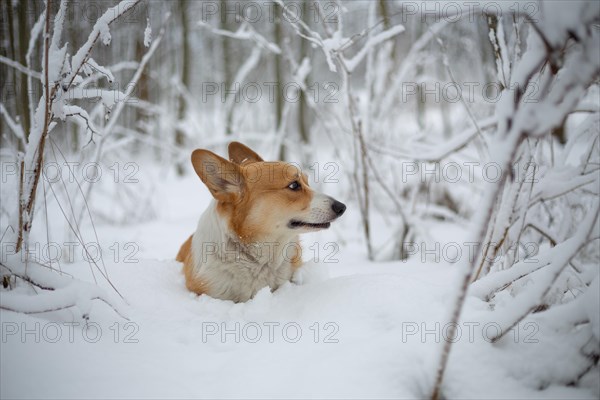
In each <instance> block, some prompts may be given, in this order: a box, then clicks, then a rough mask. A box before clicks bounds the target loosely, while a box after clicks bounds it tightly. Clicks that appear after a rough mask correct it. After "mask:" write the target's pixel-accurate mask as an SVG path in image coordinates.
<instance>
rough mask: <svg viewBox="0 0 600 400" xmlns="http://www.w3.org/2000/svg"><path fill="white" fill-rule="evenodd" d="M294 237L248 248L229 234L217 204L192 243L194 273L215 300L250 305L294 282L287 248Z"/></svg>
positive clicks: (201, 218) (207, 213)
mask: <svg viewBox="0 0 600 400" xmlns="http://www.w3.org/2000/svg"><path fill="white" fill-rule="evenodd" d="M292 239H293V236H290V237H282V238H277V240H269V241H268V242H262V243H261V242H259V243H255V244H252V245H244V244H242V243H241V242H240V240H239V238H237V237H235V235H233V234H232V232H230V231H229V229H228V227H227V224H226V223H225V222H224V221H223V220H222V219H221V217H219V215H218V214H217V211H216V203H215V202H213V204H211V205H210V206H209V207H208V208H207V209H206V211H205V212H204V214H202V217H200V221H199V222H198V228H197V229H196V232H195V233H194V236H193V239H192V254H193V259H194V270H193V273H194V275H195V276H197V277H198V278H199V279H201V280H202V281H203V282H206V285H207V289H208V290H207V292H206V294H208V295H209V296H211V297H215V298H219V299H230V300H233V301H236V302H241V301H247V300H249V299H250V298H252V297H253V296H254V295H255V294H256V293H257V292H258V291H259V290H260V289H262V288H264V287H270V288H271V289H273V290H274V289H277V288H278V287H279V286H281V285H282V284H283V283H284V282H287V281H289V280H290V279H291V278H292V274H293V268H292V263H291V260H290V258H289V257H288V256H287V253H288V252H286V251H284V250H285V247H286V246H288V245H289V242H290V241H291V240H292Z"/></svg>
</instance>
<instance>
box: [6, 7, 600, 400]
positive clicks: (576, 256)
mask: <svg viewBox="0 0 600 400" xmlns="http://www.w3.org/2000/svg"><path fill="white" fill-rule="evenodd" d="M428 3H429V2H428ZM1 7H2V11H1V12H2V21H3V23H2V27H1V28H0V29H1V30H2V45H1V46H2V48H1V53H0V73H1V75H2V79H1V80H0V81H1V82H0V88H1V89H2V99H1V101H0V121H1V122H0V162H1V164H2V169H1V172H2V176H1V179H2V181H1V185H2V194H1V197H0V199H1V205H0V229H1V231H0V245H1V251H2V257H1V259H0V263H1V265H0V272H1V273H2V279H3V289H1V290H2V292H1V293H2V296H1V298H0V308H1V309H2V310H3V311H2V312H3V313H5V312H6V313H23V314H27V315H34V316H36V317H40V318H46V319H48V320H50V321H53V320H64V319H65V318H67V317H65V315H71V314H68V313H72V315H75V317H74V318H76V319H82V318H83V320H85V321H88V320H90V318H91V320H93V319H94V318H93V317H94V311H93V310H95V309H96V307H97V306H95V304H103V305H101V306H98V307H100V310H103V309H104V305H108V308H107V314H111V315H112V317H110V318H119V319H131V318H132V316H131V315H134V316H135V315H137V314H136V307H135V304H133V305H132V304H130V303H131V301H130V300H129V298H130V296H133V298H136V299H137V296H139V294H137V292H135V293H133V294H132V293H129V294H128V293H127V292H125V291H124V290H123V288H122V285H119V284H117V283H115V282H114V280H113V278H112V276H113V275H114V274H116V276H117V277H120V279H121V281H122V282H123V281H124V282H128V281H129V279H128V278H124V276H126V275H124V274H126V273H125V272H123V271H126V268H125V267H126V266H127V265H126V261H125V263H124V261H123V260H127V259H131V257H130V258H128V255H134V257H133V258H135V259H137V258H136V257H137V254H138V252H140V254H142V255H143V257H141V258H144V257H146V258H149V259H154V258H161V259H162V258H172V257H170V256H169V254H171V253H172V255H173V256H174V255H175V253H176V248H175V247H174V246H175V245H174V243H175V242H177V240H179V239H180V238H178V237H177V238H176V237H175V236H177V235H182V238H184V236H185V235H189V233H190V232H187V230H189V229H190V226H185V228H184V229H183V228H180V226H181V225H182V224H184V221H187V219H186V218H184V217H183V216H181V215H179V214H177V211H172V210H174V209H175V210H177V209H178V208H180V209H182V210H183V209H184V207H185V206H183V204H186V203H185V201H188V202H189V203H190V204H192V203H193V202H194V201H195V200H194V199H193V198H190V197H191V195H190V194H189V193H190V190H189V189H188V188H189V186H190V185H191V184H192V182H193V183H197V178H196V177H195V176H194V173H193V171H192V169H191V168H190V165H189V154H190V152H191V150H193V149H195V148H199V147H202V148H207V149H211V150H213V151H217V152H220V151H222V150H223V149H225V148H226V145H227V143H228V142H230V141H232V140H238V141H242V142H244V143H248V144H249V145H251V146H252V147H253V148H257V149H259V150H260V153H261V154H262V155H263V156H264V158H265V159H269V160H276V159H282V160H285V161H289V162H293V163H296V164H297V165H299V166H301V167H302V168H303V170H304V171H305V172H306V173H307V175H308V177H309V180H310V184H311V185H313V186H314V187H316V188H326V189H327V191H328V192H329V193H331V194H332V195H335V196H336V198H340V199H344V200H345V202H346V203H347V204H349V208H348V215H347V216H346V217H347V219H346V220H345V221H344V222H343V224H345V225H343V227H342V228H333V229H332V230H331V231H328V232H327V236H316V239H315V242H314V243H312V242H311V243H308V244H307V245H305V247H306V248H308V249H310V251H311V252H312V253H313V254H316V252H315V250H314V249H317V248H318V249H321V251H324V250H325V251H326V252H328V251H329V249H334V250H335V252H334V253H335V254H338V253H337V252H339V254H342V255H343V254H344V253H346V254H353V255H354V256H356V259H359V260H360V267H361V268H364V269H363V271H366V272H365V273H369V274H370V273H373V272H372V271H373V270H375V269H377V268H379V267H380V266H382V265H383V266H391V267H390V268H393V269H394V271H395V272H394V273H400V274H403V273H404V272H403V271H404V269H403V268H407V267H409V266H413V265H417V266H419V268H421V269H420V270H419V271H423V272H421V273H422V274H423V275H422V276H423V277H427V274H430V273H431V272H426V271H428V269H427V268H429V267H431V266H432V265H435V266H438V267H440V269H441V270H443V271H444V272H447V273H448V274H449V276H451V277H452V279H450V280H449V281H448V282H445V283H444V285H442V286H443V289H440V290H443V291H444V299H445V300H444V302H443V307H440V308H443V312H442V313H441V314H439V315H438V314H427V315H426V316H425V317H423V318H424V320H429V319H435V320H436V321H437V322H439V323H441V324H442V326H446V327H447V330H446V331H445V334H443V335H442V336H443V338H442V340H440V341H439V343H438V342H435V343H431V346H430V347H428V350H426V351H424V352H425V353H427V354H428V355H429V358H427V359H426V361H424V365H423V366H422V370H423V372H422V373H421V374H420V375H419V376H418V377H414V380H415V381H417V382H418V384H417V385H416V386H417V387H416V388H411V389H410V390H409V391H408V393H409V394H410V395H412V396H414V397H431V398H434V399H437V398H451V397H465V396H468V395H470V394H469V392H461V391H460V390H459V389H457V387H456V384H455V383H454V384H453V381H452V379H455V380H456V379H457V376H458V375H459V373H460V371H459V369H457V365H458V364H460V362H459V360H462V359H463V358H462V357H464V354H465V352H468V351H467V350H466V348H465V346H464V345H463V343H462V341H461V339H460V327H461V326H462V325H461V324H463V323H465V322H469V321H470V322H469V323H472V322H473V321H475V322H477V323H481V324H491V325H492V326H493V327H494V330H493V332H492V331H489V332H488V334H487V337H486V339H489V340H486V342H485V343H484V344H483V345H484V346H485V348H486V349H490V351H495V350H496V349H505V350H506V351H507V352H509V351H511V350H510V349H516V348H517V346H516V345H515V344H514V343H512V342H511V341H510V340H509V339H510V338H511V334H512V333H513V332H515V331H516V330H517V329H518V327H519V326H522V325H523V324H530V323H531V324H537V325H536V326H546V327H552V330H553V332H554V331H556V332H559V335H560V340H561V341H564V342H565V343H567V344H566V345H565V347H563V348H561V349H560V350H557V354H558V353H560V354H563V355H564V354H569V357H571V358H569V360H570V364H568V362H565V367H564V368H558V370H557V371H553V372H552V373H551V374H548V375H545V374H544V373H542V372H539V374H538V375H535V377H533V378H531V379H530V380H529V381H528V383H527V385H529V386H531V387H535V390H539V391H543V390H545V389H547V388H548V387H554V386H555V385H558V386H561V387H563V386H564V387H574V388H585V390H587V388H588V387H592V389H590V390H591V393H594V391H593V390H594V389H593V388H594V387H595V388H596V389H595V390H596V391H597V390H598V381H597V377H596V379H594V378H593V377H594V376H597V373H598V360H599V358H600V328H599V327H600V322H599V319H598V316H597V314H598V311H599V310H600V306H599V304H598V290H600V289H599V288H598V285H599V277H598V276H599V272H600V271H599V265H600V251H599V250H598V249H599V248H600V246H599V240H600V233H599V229H600V228H599V226H598V220H599V212H600V203H599V197H598V196H599V195H600V193H599V192H600V178H599V177H600V175H599V168H600V156H599V154H600V151H599V150H600V143H599V141H600V139H599V138H600V104H599V100H598V98H599V97H598V96H599V88H598V78H599V73H600V50H599V49H600V29H599V26H600V5H599V4H598V3H596V2H592V1H590V2H585V1H581V2H580V1H575V2H537V1H532V2H526V1H524V2H514V3H509V2H488V1H485V2H430V4H425V3H420V2H404V1H393V0H390V1H386V0H382V1H364V2H363V1H323V0H320V1H315V2H312V1H304V2H300V1H298V2H297V1H280V0H276V1H273V2H267V3H262V2H252V1H249V2H237V1H234V0H219V1H208V0H207V1H177V2H165V3H158V2H146V1H131V0H125V1H122V2H98V3H96V2H89V3H85V4H84V3H81V2H73V1H66V0H63V1H59V0H47V1H44V2H42V1H25V2H19V3H14V4H13V2H4V3H3V4H2V6H1ZM196 217H197V215H193V218H192V219H194V218H196ZM144 224H148V225H144ZM153 229H154V231H152V230H153ZM169 229H171V231H169ZM180 229H181V230H180ZM186 229H187V230H186ZM144 230H147V232H146V234H147V236H146V235H144V234H141V233H139V232H142V231H144ZM151 231H152V232H151ZM165 232H171V233H169V234H165ZM175 232H177V234H175ZM186 232H187V233H186ZM170 236H174V237H173V238H171V237H170ZM186 237H187V236H186ZM125 238H126V239H125ZM144 238H146V240H144ZM323 238H327V244H326V245H325V246H323V245H322V243H321V242H322V241H324V240H325V239H323ZM171 240H173V243H172V242H171ZM55 243H58V244H59V245H58V246H53V245H51V244H55ZM65 243H74V244H71V245H69V246H70V247H69V246H67V245H65ZM90 243H91V244H93V245H92V246H90ZM311 246H312V247H311ZM327 246H329V247H327ZM55 247H56V248H55ZM75 247H76V248H77V249H78V251H77V252H76V254H75V256H73V257H71V256H72V254H71V249H72V248H75ZM44 249H45V250H44ZM148 249H153V250H155V249H160V252H159V253H152V251H149V250H148ZM44 251H45V253H44ZM52 251H54V253H53V254H54V256H51V255H50V254H51V253H52ZM305 251H306V252H307V253H306V254H308V252H309V251H308V250H305ZM67 254H69V257H66V255H67ZM155 254H160V256H156V255H155ZM331 254H333V253H328V254H327V255H326V256H325V258H323V257H322V255H323V254H320V257H318V260H319V262H325V263H326V262H327V260H328V259H331V258H333V259H337V258H335V257H329V256H331ZM60 255H62V256H63V257H62V259H61V257H60ZM354 256H353V257H354ZM67 258H68V261H65V260H66V259H67ZM305 258H310V257H305ZM313 258H314V259H315V261H317V260H316V259H317V257H316V256H315V257H313ZM342 259H343V258H342ZM341 264H343V262H341V263H340V265H339V266H338V265H336V267H339V268H340V269H341V270H343V265H341ZM73 265H84V266H86V268H85V271H82V268H81V267H80V268H79V269H77V272H74V271H75V270H74V269H73V267H72V266H73ZM70 266H71V267H70ZM165 271H167V269H165ZM177 272H178V267H175V266H174V267H172V268H171V269H169V272H168V273H177ZM162 273H163V274H167V272H164V271H163V272H162ZM343 274H347V272H344V273H343ZM360 276H361V275H356V277H355V279H357V280H358V279H361V278H360ZM173 279H175V278H173ZM419 279H421V278H419ZM423 279H425V278H423ZM127 285H128V283H125V287H128V286H127ZM423 290H424V289H423ZM397 296H399V298H402V296H403V291H402V290H401V289H400V288H398V289H397ZM433 297H435V296H434V295H432V300H431V301H432V302H434V300H433ZM96 300H100V301H96ZM346 300H347V299H346ZM272 301H276V300H275V299H273V300H272ZM365 302H366V304H369V303H368V300H365ZM340 303H345V301H340ZM473 304H476V305H475V306H474V305H473ZM3 315H5V314H3ZM6 315H12V314H6ZM100 315H101V316H102V317H103V316H104V314H102V311H100ZM391 315H394V318H398V321H402V324H403V323H404V322H406V316H403V315H402V313H401V312H400V311H394V312H393V313H391ZM102 317H99V318H102ZM107 318H108V317H107ZM390 324H391V325H390V326H397V325H398V324H400V322H394V323H390ZM394 324H396V325H394ZM402 326H404V325H402ZM404 333H405V332H404V331H402V334H404ZM382 334H383V333H382ZM553 334H554V333H553ZM467 345H468V344H467ZM511 346H512V347H511ZM429 349H431V350H429ZM567 350H568V351H567ZM399 358H401V356H399ZM567 364H568V365H567ZM541 370H542V367H540V371H541ZM594 374H595V375H594ZM390 379H392V380H393V378H390ZM590 382H591V384H590ZM594 385H595V386H594ZM582 390H583V389H582ZM402 393H404V392H402ZM586 393H587V392H586ZM396 397H397V396H396Z"/></svg>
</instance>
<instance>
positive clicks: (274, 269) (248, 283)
mask: <svg viewBox="0 0 600 400" xmlns="http://www.w3.org/2000/svg"><path fill="white" fill-rule="evenodd" d="M191 158H192V165H193V166H194V170H195V171H196V173H197V174H198V176H199V177H200V179H201V180H202V182H204V184H205V185H206V187H207V188H208V190H209V191H210V193H211V194H212V196H213V198H214V200H213V201H212V203H211V204H210V206H209V207H208V208H207V209H206V210H205V211H204V213H203V214H202V216H201V217H200V221H199V222H198V227H197V229H196V232H195V233H194V234H193V235H191V236H190V237H189V238H188V240H187V241H186V242H185V243H184V244H183V245H182V246H181V248H180V250H179V253H178V254H177V257H176V260H177V261H180V262H182V263H183V273H184V275H185V284H186V287H187V288H188V289H189V290H190V291H192V292H194V293H197V294H207V295H209V296H211V297H214V298H218V299H223V300H232V301H234V302H244V301H247V300H249V299H251V298H252V297H253V296H254V295H255V294H256V293H257V292H258V291H259V290H260V289H262V288H264V287H267V286H268V287H270V288H271V290H275V289H277V288H278V287H279V286H281V285H282V284H283V283H284V282H288V281H290V280H291V278H292V275H293V273H294V272H295V271H296V270H297V269H298V268H299V267H300V265H301V264H302V253H301V251H302V249H301V247H300V244H299V237H298V235H299V234H301V233H305V232H313V231H318V230H321V229H327V228H329V226H330V224H331V222H332V221H334V220H335V219H337V218H339V217H340V216H341V215H342V214H344V211H346V206H345V205H344V204H343V203H340V202H339V201H337V200H335V199H333V198H331V197H329V196H326V195H324V194H321V193H317V192H315V191H314V190H312V189H311V188H310V187H309V186H308V181H307V177H306V175H305V174H303V173H302V171H300V169H299V168H298V167H296V166H295V165H293V164H289V163H285V162H280V161H276V162H266V161H263V159H262V158H261V157H260V156H259V155H258V154H256V153H255V152H254V151H253V150H251V149H250V148H248V147H246V146H245V145H243V144H241V143H239V142H232V143H230V144H229V161H228V160H225V159H224V158H222V157H219V156H218V155H216V154H214V153H212V152H210V151H208V150H203V149H196V150H194V152H193V153H192V157H191Z"/></svg>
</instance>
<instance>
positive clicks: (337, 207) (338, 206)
mask: <svg viewBox="0 0 600 400" xmlns="http://www.w3.org/2000/svg"><path fill="white" fill-rule="evenodd" d="M331 209H332V210H333V212H334V213H336V214H337V216H338V217H339V216H340V215H342V214H343V213H344V211H346V205H345V204H344V203H340V202H339V201H337V200H334V201H333V204H332V205H331Z"/></svg>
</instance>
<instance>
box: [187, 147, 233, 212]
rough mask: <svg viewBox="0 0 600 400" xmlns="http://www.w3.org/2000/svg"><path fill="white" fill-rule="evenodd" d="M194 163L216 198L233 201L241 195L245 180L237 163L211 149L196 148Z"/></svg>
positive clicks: (199, 174) (197, 171) (193, 155)
mask: <svg viewBox="0 0 600 400" xmlns="http://www.w3.org/2000/svg"><path fill="white" fill-rule="evenodd" d="M192 165H193V166H194V169H195V170H196V173H197V174H198V176H199V177H200V179H202V182H204V184H205V185H206V186H207V187H208V190H210V193H211V194H212V195H213V197H214V198H215V199H217V200H219V201H225V202H233V201H235V200H236V199H237V198H238V197H239V196H240V195H241V192H242V184H243V181H242V174H241V173H240V167H239V166H238V165H237V164H234V163H232V162H229V161H227V160H226V159H224V158H222V157H219V156H218V155H216V154H215V153H213V152H211V151H208V150H202V149H196V150H194V151H193V153H192Z"/></svg>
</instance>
